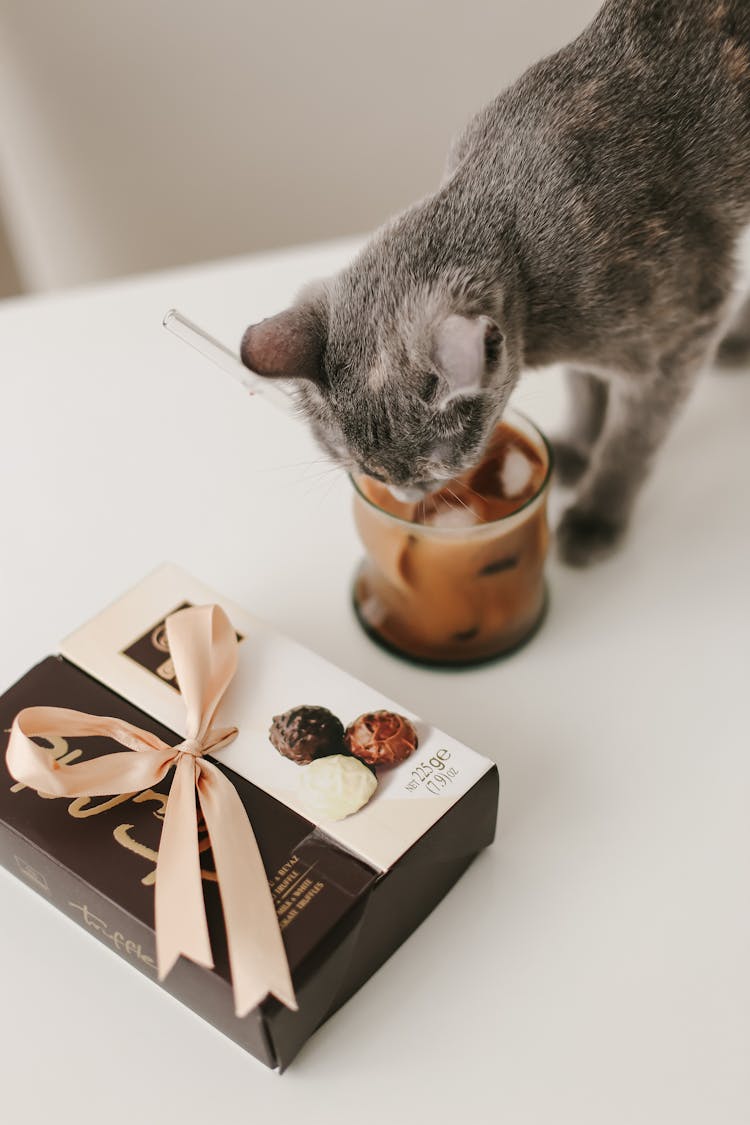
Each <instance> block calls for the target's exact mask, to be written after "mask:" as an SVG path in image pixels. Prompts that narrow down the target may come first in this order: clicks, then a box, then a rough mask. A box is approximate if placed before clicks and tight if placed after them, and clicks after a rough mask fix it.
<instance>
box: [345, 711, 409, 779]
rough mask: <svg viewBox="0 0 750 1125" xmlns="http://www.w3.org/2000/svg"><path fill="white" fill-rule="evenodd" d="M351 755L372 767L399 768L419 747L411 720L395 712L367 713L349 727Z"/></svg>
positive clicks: (347, 731)
mask: <svg viewBox="0 0 750 1125" xmlns="http://www.w3.org/2000/svg"><path fill="white" fill-rule="evenodd" d="M345 737H346V745H347V747H348V748H349V750H350V752H351V753H352V754H354V755H355V756H356V757H357V758H361V760H362V761H363V762H366V763H367V764H368V765H372V766H397V765H398V763H399V762H403V761H404V760H405V759H406V758H408V757H409V755H410V754H411V753H412V751H414V750H416V748H417V745H418V741H419V740H418V739H417V732H416V731H415V729H414V727H413V726H412V725H411V723H410V722H409V720H408V719H406V718H404V716H403V715H396V714H395V713H394V712H393V711H368V712H367V713H366V714H365V715H360V716H359V718H358V719H355V720H354V722H353V723H350V724H349V726H348V727H347V728H346V736H345Z"/></svg>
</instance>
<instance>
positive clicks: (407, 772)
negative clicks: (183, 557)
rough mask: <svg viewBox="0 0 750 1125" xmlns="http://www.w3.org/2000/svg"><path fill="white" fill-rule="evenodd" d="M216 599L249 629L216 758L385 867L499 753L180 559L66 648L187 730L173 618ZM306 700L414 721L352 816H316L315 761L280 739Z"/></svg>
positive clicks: (156, 714)
mask: <svg viewBox="0 0 750 1125" xmlns="http://www.w3.org/2000/svg"><path fill="white" fill-rule="evenodd" d="M207 603H212V604H214V603H215V604H218V605H220V606H222V608H223V609H224V610H225V612H226V613H227V614H228V616H229V618H230V620H231V621H232V623H233V625H234V627H235V629H236V630H237V632H238V636H239V639H240V645H239V664H238V670H237V674H236V676H235V678H234V681H233V683H232V685H231V686H230V688H229V690H228V692H227V694H226V696H225V697H224V699H223V701H222V703H221V706H220V708H219V711H218V712H217V715H216V724H217V726H230V725H235V726H237V727H239V730H240V734H239V736H238V738H237V739H236V740H235V742H233V743H232V744H231V745H230V746H229V747H227V748H226V749H224V750H222V751H221V752H220V754H219V755H218V757H217V761H220V762H221V763H222V764H224V765H226V766H228V767H230V768H231V769H232V770H234V771H235V772H236V773H238V774H240V775H241V776H242V777H244V778H246V779H247V780H248V781H250V782H252V783H253V784H254V785H256V786H258V787H259V788H260V789H262V790H264V791H265V792H266V793H268V794H270V795H271V796H272V797H275V798H276V799H277V800H279V801H281V802H282V803H283V804H285V805H286V806H287V807H288V808H290V809H293V810H294V811H296V812H297V813H298V814H299V815H301V816H303V817H306V818H308V819H310V820H312V821H313V822H314V823H317V825H318V826H319V827H320V828H321V829H322V830H323V831H324V832H325V833H326V835H327V836H329V837H330V838H332V839H333V840H335V841H337V842H338V843H339V844H341V845H342V846H343V847H345V848H347V849H348V850H349V851H351V852H353V853H354V854H356V855H359V856H360V857H362V858H363V859H364V860H365V861H366V862H367V863H369V864H370V865H372V866H373V867H375V868H376V869H378V870H380V871H386V870H388V869H389V868H391V867H392V866H393V864H394V863H396V862H397V861H398V860H399V858H400V857H401V856H402V855H403V854H404V853H405V852H406V851H408V849H409V848H410V847H411V846H412V845H413V844H414V843H415V842H416V841H417V840H418V839H419V838H420V837H421V836H422V835H423V834H424V833H425V832H426V831H427V830H428V829H429V828H430V827H432V825H434V824H435V823H436V822H437V821H438V820H439V819H440V818H441V817H442V816H443V815H444V814H445V813H446V812H447V811H448V810H449V809H450V808H451V807H452V806H453V805H454V804H455V803H456V802H457V801H458V800H459V799H460V798H461V797H462V796H463V795H464V794H465V793H466V792H467V791H468V790H469V789H470V788H471V787H472V786H473V785H474V784H475V783H476V782H477V781H478V780H479V779H480V778H481V777H483V776H484V774H485V773H487V771H488V770H490V769H492V768H493V763H492V762H491V761H490V760H489V759H488V758H484V757H482V756H481V755H479V754H477V753H475V752H474V751H472V750H470V749H469V748H468V747H466V746H464V745H463V744H462V743H460V742H458V741H457V740H456V739H454V738H451V737H450V736H449V735H447V734H444V733H443V732H441V731H439V730H437V729H435V728H433V727H430V726H428V725H427V724H426V723H424V722H422V721H421V720H420V719H418V718H417V717H416V716H414V715H413V713H412V712H411V711H410V710H409V709H408V708H406V707H404V706H402V705H400V704H398V703H395V702H394V701H393V700H391V699H389V698H388V697H386V696H384V695H382V694H381V693H380V692H378V691H376V690H375V689H373V688H371V687H368V686H367V685H366V684H364V683H362V681H360V680H358V679H356V678H355V677H353V676H351V675H349V673H347V672H345V671H343V670H342V669H340V668H338V667H336V666H335V665H334V664H331V663H330V662H329V661H327V660H324V659H323V658H322V657H321V656H318V655H317V654H316V653H314V652H312V651H311V650H309V649H307V648H305V647H304V646H303V645H300V644H298V643H297V642H296V641H293V640H291V639H290V638H289V637H286V636H284V635H283V634H281V633H279V632H277V631H276V630H274V629H272V628H271V627H270V626H268V625H266V624H264V623H263V622H261V621H259V620H258V619H257V618H255V617H254V616H252V615H251V614H249V613H247V612H246V611H244V610H242V609H241V608H240V607H239V606H237V605H235V604H233V603H232V602H230V601H228V600H227V599H226V598H223V597H221V596H220V595H219V594H217V593H216V592H214V591H213V590H211V589H209V588H208V587H206V586H204V585H203V584H202V583H200V582H198V581H197V580H196V579H194V578H192V577H191V576H190V575H188V574H186V573H185V572H184V571H182V570H180V569H179V568H178V567H175V566H172V565H165V566H162V567H160V568H159V569H158V570H156V571H155V572H154V573H152V574H151V575H149V576H148V577H147V578H146V579H144V581H143V582H141V583H139V584H138V585H137V586H135V587H134V588H133V589H132V590H130V591H129V592H128V593H127V594H125V595H124V596H123V597H122V598H120V599H118V600H117V601H115V602H113V603H112V604H111V605H110V606H109V607H108V608H107V609H105V610H104V611H103V612H102V613H100V614H98V615H97V616H96V617H95V618H93V619H92V620H91V621H90V622H89V623H88V624H86V625H84V626H83V627H82V628H80V629H78V630H76V631H75V632H74V633H72V634H71V635H70V636H69V637H68V638H67V639H66V640H65V641H64V642H63V644H62V646H61V652H62V653H63V655H64V656H65V657H66V658H67V659H68V660H70V661H71V662H73V663H74V664H76V665H77V666H78V667H79V668H81V669H82V670H83V671H85V672H87V673H89V675H91V676H93V677H95V678H96V679H97V680H99V681H100V682H101V683H103V684H105V685H106V686H107V687H109V688H111V689H112V690H113V691H115V692H116V693H117V694H118V695H121V696H123V697H124V698H125V699H127V700H128V701H129V702H131V703H132V704H133V705H134V706H136V707H138V708H139V709H140V710H142V711H145V712H146V713H147V714H148V715H151V716H153V718H154V719H156V720H157V721H158V722H159V723H162V724H163V725H164V726H166V727H168V728H169V729H170V730H173V731H175V732H177V733H178V734H180V735H181V736H184V734H185V713H184V706H183V703H182V699H181V697H180V694H179V690H178V687H177V684H176V681H175V679H174V670H173V668H172V666H171V662H170V659H169V652H168V647H167V644H166V636H165V630H164V619H165V618H166V617H167V616H168V615H169V614H170V613H172V612H173V611H174V610H176V609H179V608H181V607H183V606H185V605H200V604H207ZM300 704H314V705H320V706H323V707H326V708H328V709H329V710H330V711H332V712H333V713H334V714H336V715H338V716H339V718H340V719H341V720H342V722H343V723H344V725H346V724H347V723H349V722H351V721H352V720H353V719H355V718H356V717H357V716H358V715H359V714H362V713H364V712H367V711H376V710H380V709H384V710H389V711H397V712H400V713H401V714H404V715H406V716H408V717H409V718H410V719H412V720H413V721H414V723H415V726H416V729H417V732H418V735H419V747H418V749H417V751H416V752H415V753H414V754H413V755H412V757H410V758H408V759H407V760H406V761H405V762H402V763H401V764H400V765H398V766H396V767H395V768H393V769H390V770H381V771H379V774H380V776H379V785H378V789H377V791H376V793H375V795H374V797H373V798H372V799H371V800H370V802H369V803H368V804H367V805H366V806H365V807H364V808H363V809H361V810H360V811H359V812H357V813H355V814H354V815H353V816H349V817H347V818H345V819H344V820H340V821H330V820H320V819H318V818H316V817H315V816H314V815H313V814H312V813H311V810H310V809H309V808H308V807H306V805H305V800H304V794H303V791H302V787H301V785H300V779H301V771H302V770H303V769H304V768H305V767H304V766H303V767H300V766H298V765H297V764H296V763H294V762H291V761H289V760H288V759H286V758H283V757H282V756H281V755H279V754H278V753H277V751H276V750H275V749H274V748H273V747H272V745H271V743H270V742H269V739H268V729H269V726H270V724H271V720H272V717H273V716H274V715H277V714H281V713H283V712H285V711H287V710H289V709H291V708H292V707H296V706H299V705H300Z"/></svg>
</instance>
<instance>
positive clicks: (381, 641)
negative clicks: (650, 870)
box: [351, 567, 549, 672]
mask: <svg viewBox="0 0 750 1125" xmlns="http://www.w3.org/2000/svg"><path fill="white" fill-rule="evenodd" d="M359 571H360V568H359V567H358V568H357V571H356V573H355V575H354V581H353V582H352V586H351V603H352V608H353V609H354V614H355V617H356V618H357V621H358V622H359V625H360V627H361V629H362V631H363V632H364V633H366V634H367V636H368V637H369V638H370V640H372V641H374V642H375V644H377V645H378V646H379V647H380V648H382V649H384V650H385V651H386V652H389V653H391V655H393V656H397V657H399V659H401V660H405V661H406V662H407V663H409V664H416V665H418V666H420V667H422V668H435V669H441V668H442V669H443V670H445V671H453V672H455V671H461V669H467V670H468V669H471V668H478V667H481V665H483V664H493V663H494V662H495V661H499V660H502V659H504V658H505V657H506V656H512V655H513V653H514V652H518V650H519V649H521V648H524V647H525V645H527V644H528V643H529V641H530V640H532V638H533V637H535V636H536V634H537V633H538V632H539V630H540V628H541V627H542V625H543V624H544V620H545V618H546V616H547V611H548V609H549V586H548V584H547V583H546V582H545V584H544V599H543V601H542V608H541V609H540V611H539V614H538V615H537V617H536V618H535V620H534V621H533V622H532V624H531V625H530V626H529V628H528V629H527V631H526V632H525V633H524V634H523V636H522V637H521V638H520V639H519V640H516V641H514V642H513V643H512V644H511V645H509V646H508V647H507V648H500V649H498V650H497V652H491V653H488V654H487V655H482V656H477V657H469V658H467V659H466V660H451V659H440V658H439V657H434V658H433V657H429V656H422V655H416V654H414V653H411V652H408V651H406V650H405V649H402V648H399V647H398V646H397V645H395V644H393V643H392V642H391V641H389V640H388V639H387V638H386V637H384V636H383V635H382V634H381V633H379V632H378V631H377V629H375V628H374V627H373V626H372V625H371V624H370V623H369V622H368V621H366V620H365V619H364V617H363V616H362V614H361V612H360V609H359V604H358V602H357V593H356V591H357V580H358V577H359Z"/></svg>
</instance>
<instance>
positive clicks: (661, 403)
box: [557, 335, 715, 566]
mask: <svg viewBox="0 0 750 1125" xmlns="http://www.w3.org/2000/svg"><path fill="white" fill-rule="evenodd" d="M714 341H715V335H714V337H713V340H711V341H710V346H706V343H705V342H703V346H702V349H701V357H700V361H698V360H697V359H696V355H695V342H694V341H693V346H691V347H689V348H686V349H685V353H684V355H683V356H682V357H680V362H677V357H674V361H672V362H668V363H666V364H665V365H664V367H663V369H662V370H661V371H660V372H659V374H658V375H656V376H653V377H651V378H647V379H646V382H645V384H644V383H643V382H642V381H641V380H637V381H636V380H634V379H632V378H631V379H626V378H617V379H613V380H612V382H611V384H610V386H609V398H608V403H607V411H606V414H605V418H604V426H603V430H602V434H601V438H600V440H599V442H598V443H597V445H596V446H595V448H594V451H593V455H592V460H591V465H590V467H589V469H588V471H587V472H586V474H585V476H584V477H583V479H582V480H581V484H580V488H579V491H578V496H577V498H576V501H575V503H574V504H573V506H572V507H570V508H568V510H567V511H566V512H565V514H564V515H563V518H562V520H561V522H560V525H559V527H558V531H557V542H558V550H559V553H560V555H561V557H562V558H563V559H564V560H565V562H567V563H569V564H570V565H571V566H588V565H589V564H590V563H593V562H596V561H598V560H599V559H601V558H604V557H606V556H607V555H609V554H610V553H611V552H612V551H613V550H614V549H615V548H616V547H617V545H618V544H619V542H620V540H621V538H622V536H623V534H624V532H625V530H626V528H627V525H628V521H629V519H630V513H631V510H632V508H633V504H634V502H635V499H636V497H637V495H638V492H639V490H640V487H641V485H642V484H643V482H644V480H645V479H646V477H647V476H648V473H649V470H650V468H651V464H652V462H653V459H654V456H655V454H656V453H657V451H658V449H659V447H660V445H661V444H662V442H663V441H664V438H665V437H666V434H667V432H668V430H669V427H670V424H671V423H672V421H673V419H674V417H675V414H676V412H677V410H678V407H679V406H680V405H681V403H682V402H683V401H684V400H685V398H686V397H687V394H688V391H689V390H690V388H691V387H692V385H693V382H694V380H695V377H696V376H697V374H698V372H699V371H700V370H701V369H702V367H703V366H704V365H705V362H706V360H707V358H708V357H709V356H710V353H711V350H712V349H713V347H714V346H715V343H714ZM683 361H686V362H683Z"/></svg>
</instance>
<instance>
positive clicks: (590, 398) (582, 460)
mask: <svg viewBox="0 0 750 1125" xmlns="http://www.w3.org/2000/svg"><path fill="white" fill-rule="evenodd" d="M565 378H566V381H567V384H568V399H569V408H568V409H569V419H570V420H569V423H568V426H567V429H566V431H565V432H564V433H562V434H560V436H559V437H553V438H552V450H553V452H554V455H555V476H556V477H557V479H558V480H559V481H560V483H561V484H564V485H573V484H577V483H578V481H579V480H580V479H581V477H582V476H583V474H584V473H585V472H586V470H587V469H588V467H589V462H590V460H591V451H592V449H593V447H594V444H595V442H596V441H597V439H598V437H599V435H600V434H601V432H602V428H603V426H604V415H605V412H606V409H607V393H608V386H607V384H606V383H605V382H604V380H602V379H600V378H598V377H597V376H596V375H591V374H590V373H589V372H588V371H579V370H578V369H577V368H574V367H571V368H568V369H567V370H566V372H565Z"/></svg>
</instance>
